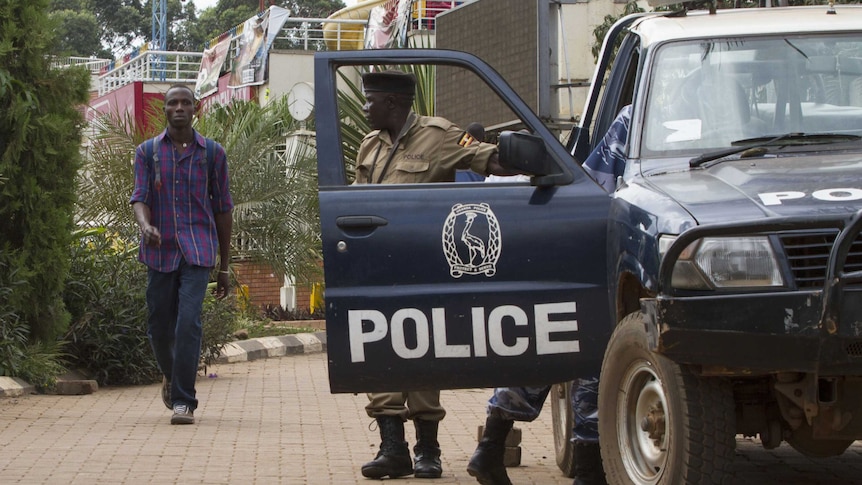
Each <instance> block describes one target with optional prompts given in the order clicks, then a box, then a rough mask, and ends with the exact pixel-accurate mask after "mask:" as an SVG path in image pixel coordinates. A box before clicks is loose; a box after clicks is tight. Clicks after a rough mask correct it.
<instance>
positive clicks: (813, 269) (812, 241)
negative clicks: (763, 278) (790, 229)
mask: <svg viewBox="0 0 862 485" xmlns="http://www.w3.org/2000/svg"><path fill="white" fill-rule="evenodd" d="M837 235H838V231H832V232H817V233H785V234H780V235H779V237H780V239H781V244H782V245H783V246H784V253H785V254H786V255H787V258H788V262H789V264H790V269H791V271H792V272H793V277H794V279H795V280H796V286H797V287H798V288H799V289H809V288H823V284H824V282H825V279H826V262H827V260H828V259H829V252H830V251H831V250H832V244H833V243H834V242H835V238H836V236H837ZM859 270H862V237H857V238H856V241H854V242H853V246H852V247H851V248H850V254H849V255H848V256H847V264H846V265H845V266H844V272H850V271H859Z"/></svg>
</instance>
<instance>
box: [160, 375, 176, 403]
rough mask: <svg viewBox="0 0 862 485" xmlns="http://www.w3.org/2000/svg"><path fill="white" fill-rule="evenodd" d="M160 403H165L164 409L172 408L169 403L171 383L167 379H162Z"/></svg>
mask: <svg viewBox="0 0 862 485" xmlns="http://www.w3.org/2000/svg"><path fill="white" fill-rule="evenodd" d="M162 402H163V403H165V407H166V408H168V409H173V408H174V406H173V403H172V402H171V381H169V380H168V378H167V377H162Z"/></svg>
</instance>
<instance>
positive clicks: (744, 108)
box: [641, 34, 862, 158]
mask: <svg viewBox="0 0 862 485" xmlns="http://www.w3.org/2000/svg"><path fill="white" fill-rule="evenodd" d="M650 72H651V74H650V75H651V77H652V83H651V85H652V91H651V92H650V93H649V94H648V99H647V105H646V114H645V118H644V119H646V120H649V122H648V123H647V125H646V126H644V127H643V130H644V133H643V136H642V138H641V140H642V146H641V152H642V155H643V156H645V157H653V158H654V157H660V156H695V155H697V154H699V153H702V152H703V151H704V150H716V149H722V148H729V147H732V146H736V145H738V144H740V143H744V142H745V140H750V139H756V138H761V137H776V136H779V135H783V134H787V133H805V134H839V135H862V36H860V35H858V34H854V35H826V34H817V35H799V36H776V37H740V38H726V39H711V40H709V41H702V40H697V41H687V42H673V43H668V44H665V45H663V46H660V47H658V48H657V50H656V52H655V55H654V56H653V62H652V67H651V70H650ZM850 138H852V137H850ZM735 144H736V145H735ZM790 149H791V150H792V149H804V146H803V147H801V148H800V147H797V148H790ZM817 149H824V146H823V145H817ZM825 149H828V148H825Z"/></svg>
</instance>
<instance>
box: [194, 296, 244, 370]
mask: <svg viewBox="0 0 862 485" xmlns="http://www.w3.org/2000/svg"><path fill="white" fill-rule="evenodd" d="M211 286H215V283H213V284H212V285H211ZM201 322H202V323H203V329H204V337H203V343H202V345H201V363H202V365H203V367H204V369H205V368H206V367H207V366H209V365H212V364H214V363H215V361H216V360H217V359H218V357H219V355H221V351H222V349H224V346H225V345H226V344H228V343H229V342H231V341H233V340H234V338H233V334H234V332H235V331H236V329H237V323H236V297H233V296H228V297H227V298H225V299H223V300H217V299H216V298H215V297H214V296H213V295H212V293H210V292H207V296H206V298H204V306H203V312H202V313H201Z"/></svg>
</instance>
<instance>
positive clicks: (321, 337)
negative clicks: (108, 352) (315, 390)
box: [0, 331, 326, 398]
mask: <svg viewBox="0 0 862 485" xmlns="http://www.w3.org/2000/svg"><path fill="white" fill-rule="evenodd" d="M317 352H326V332H325V331H321V332H314V333H298V334H294V335H283V336H280V337H261V338H253V339H248V340H237V341H236V342H231V343H229V344H227V345H226V346H225V348H224V349H223V350H222V353H221V355H220V356H219V357H218V359H217V360H216V364H232V363H234V362H247V361H251V360H257V359H267V358H269V357H284V356H288V355H300V354H314V353H317ZM57 384H58V386H57V387H58V394H90V393H92V392H95V390H96V389H98V386H95V381H89V380H84V381H79V380H66V379H61V380H60V381H58V383H57ZM94 386H95V387H94ZM63 389H67V391H65V392H60V391H61V390H63ZM35 392H36V387H35V386H33V385H31V384H29V383H27V382H25V381H23V380H21V379H19V378H17V377H3V376H0V398H4V397H19V396H23V395H24V394H34V393H35Z"/></svg>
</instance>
